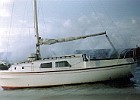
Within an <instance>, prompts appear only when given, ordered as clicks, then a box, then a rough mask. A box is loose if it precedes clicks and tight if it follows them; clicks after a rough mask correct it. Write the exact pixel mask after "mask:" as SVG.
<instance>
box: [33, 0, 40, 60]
mask: <svg viewBox="0 0 140 100" xmlns="http://www.w3.org/2000/svg"><path fill="white" fill-rule="evenodd" d="M34 28H35V32H36V55H37V60H39V59H40V58H41V54H40V44H39V39H40V37H39V33H38V19H37V3H36V0H34Z"/></svg>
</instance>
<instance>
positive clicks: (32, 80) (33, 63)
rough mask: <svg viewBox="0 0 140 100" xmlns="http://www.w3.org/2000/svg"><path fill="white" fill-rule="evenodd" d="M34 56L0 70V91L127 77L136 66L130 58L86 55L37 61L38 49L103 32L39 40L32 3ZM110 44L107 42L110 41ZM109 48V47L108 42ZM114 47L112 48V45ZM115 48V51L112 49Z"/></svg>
mask: <svg viewBox="0 0 140 100" xmlns="http://www.w3.org/2000/svg"><path fill="white" fill-rule="evenodd" d="M34 20H35V22H34V24H35V31H36V53H35V54H31V55H30V56H29V58H28V61H27V62H22V63H17V64H13V65H11V67H10V68H9V69H8V70H5V71H3V70H2V71H0V86H1V87H2V88H3V89H17V88H35V87H48V86H58V85H67V84H81V83H89V82H100V81H106V80H114V79H118V78H130V77H132V73H133V71H134V68H135V66H136V63H135V61H134V59H133V58H125V57H124V58H112V59H111V58H110V59H96V58H95V59H92V60H91V59H89V58H88V57H87V55H86V54H72V55H64V56H58V57H49V58H41V54H40V46H41V45H52V44H55V43H62V42H68V41H73V40H78V39H84V38H88V37H95V36H100V35H105V36H106V37H107V39H108V40H109V38H108V36H107V34H106V32H101V33H97V34H90V35H85V36H78V37H69V38H62V39H42V38H41V37H40V36H39V32H38V19H37V3H36V0H34ZM110 43H111V41H110ZM111 45H112V46H113V44H112V43H111ZM113 48H114V46H113ZM114 49H115V48H114Z"/></svg>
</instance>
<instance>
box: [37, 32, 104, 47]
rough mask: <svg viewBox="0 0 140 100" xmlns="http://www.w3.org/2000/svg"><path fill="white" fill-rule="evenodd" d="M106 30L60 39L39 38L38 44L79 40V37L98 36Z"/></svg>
mask: <svg viewBox="0 0 140 100" xmlns="http://www.w3.org/2000/svg"><path fill="white" fill-rule="evenodd" d="M104 34H106V32H102V33H97V34H90V35H85V36H78V37H68V38H60V39H40V40H39V44H40V45H43V44H45V45H51V44H55V43H62V42H68V41H74V40H79V39H85V38H88V37H94V36H99V35H104Z"/></svg>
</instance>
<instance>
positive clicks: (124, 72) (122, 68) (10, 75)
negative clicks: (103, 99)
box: [0, 63, 135, 89]
mask: <svg viewBox="0 0 140 100" xmlns="http://www.w3.org/2000/svg"><path fill="white" fill-rule="evenodd" d="M134 66H135V64H133V63H130V64H120V65H114V66H106V67H92V68H82V69H81V68H80V69H71V70H55V71H41V72H10V71H5V72H4V71H1V72H0V85H1V87H2V88H4V89H12V88H30V87H47V86H56V85H64V84H79V83H87V82H99V81H106V80H111V79H117V78H130V77H131V76H132V73H131V71H132V68H134Z"/></svg>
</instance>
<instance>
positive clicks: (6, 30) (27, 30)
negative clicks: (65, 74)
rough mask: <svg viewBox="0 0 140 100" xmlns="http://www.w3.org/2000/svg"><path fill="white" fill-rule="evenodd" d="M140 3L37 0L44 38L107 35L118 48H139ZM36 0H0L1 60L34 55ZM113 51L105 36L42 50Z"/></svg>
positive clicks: (50, 53) (135, 0) (130, 0)
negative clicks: (34, 1) (110, 49)
mask: <svg viewBox="0 0 140 100" xmlns="http://www.w3.org/2000/svg"><path fill="white" fill-rule="evenodd" d="M139 5H140V0H37V6H38V8H37V9H38V11H37V12H38V22H39V33H40V36H41V37H42V38H64V37H69V36H80V35H88V34H93V33H100V32H104V31H106V32H107V35H108V36H109V38H110V40H111V41H112V42H113V44H114V46H115V47H116V48H132V47H136V45H138V46H140V6H139ZM35 42H36V39H35V31H34V19H33V0H0V52H6V53H4V54H3V55H1V56H0V57H1V58H3V59H7V60H10V61H20V60H25V59H26V58H27V57H28V56H29V54H30V53H33V52H35ZM100 48H101V49H104V48H111V46H110V45H109V42H108V41H107V39H106V38H105V36H99V37H92V38H88V39H84V40H78V41H73V42H68V43H62V44H54V45H50V46H42V47H41V52H42V55H43V56H44V55H45V56H55V55H62V54H66V53H72V52H73V51H74V50H79V49H82V50H83V49H100Z"/></svg>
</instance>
